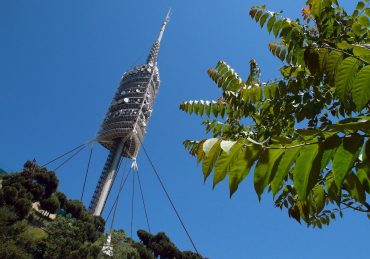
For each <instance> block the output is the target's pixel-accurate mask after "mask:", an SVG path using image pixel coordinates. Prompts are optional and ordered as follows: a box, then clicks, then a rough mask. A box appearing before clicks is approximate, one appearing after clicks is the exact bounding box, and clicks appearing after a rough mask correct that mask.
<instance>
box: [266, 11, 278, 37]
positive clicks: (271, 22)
mask: <svg viewBox="0 0 370 259" xmlns="http://www.w3.org/2000/svg"><path fill="white" fill-rule="evenodd" d="M275 21H276V17H275V15H273V16H272V17H271V18H270V20H269V21H268V22H267V31H268V32H269V33H270V32H271V30H272V27H273V26H274V24H275Z"/></svg>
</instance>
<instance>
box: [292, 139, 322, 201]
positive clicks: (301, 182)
mask: <svg viewBox="0 0 370 259" xmlns="http://www.w3.org/2000/svg"><path fill="white" fill-rule="evenodd" d="M318 154H319V145H318V144H311V145H306V146H304V147H303V148H302V150H301V151H300V152H299V156H298V158H297V160H296V162H295V166H294V170H293V182H294V186H295V188H296V190H297V194H298V196H299V198H300V199H301V200H302V201H305V200H306V197H307V194H308V193H309V192H310V190H311V188H312V187H313V184H312V183H313V181H315V180H316V177H317V171H319V168H318V169H317V167H319V166H317V164H318V162H317V161H316V159H315V158H316V156H317V155H318Z"/></svg>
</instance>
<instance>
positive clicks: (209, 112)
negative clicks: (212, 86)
mask: <svg viewBox="0 0 370 259" xmlns="http://www.w3.org/2000/svg"><path fill="white" fill-rule="evenodd" d="M205 107H206V109H205V110H206V115H207V117H208V118H209V117H211V104H210V102H209V101H207V102H206V106H205Z"/></svg>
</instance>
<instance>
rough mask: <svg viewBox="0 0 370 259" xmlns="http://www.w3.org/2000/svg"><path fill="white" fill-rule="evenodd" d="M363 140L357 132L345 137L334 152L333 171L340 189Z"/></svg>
mask: <svg viewBox="0 0 370 259" xmlns="http://www.w3.org/2000/svg"><path fill="white" fill-rule="evenodd" d="M362 140H363V138H362V137H361V136H360V135H357V134H354V135H351V136H349V137H345V138H343V140H342V143H341V145H340V146H339V147H338V148H337V151H336V152H335V154H334V158H333V173H334V179H335V183H336V185H337V186H338V188H339V189H340V188H341V185H342V183H343V181H344V179H345V178H346V177H347V175H348V173H349V172H350V170H351V168H352V166H353V163H354V162H355V160H356V159H357V158H358V155H359V152H360V150H361V144H362Z"/></svg>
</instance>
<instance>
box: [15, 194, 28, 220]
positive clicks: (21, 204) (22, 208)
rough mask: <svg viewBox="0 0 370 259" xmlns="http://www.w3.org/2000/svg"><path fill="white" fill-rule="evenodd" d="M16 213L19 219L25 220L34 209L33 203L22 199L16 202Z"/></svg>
mask: <svg viewBox="0 0 370 259" xmlns="http://www.w3.org/2000/svg"><path fill="white" fill-rule="evenodd" d="M14 207H15V211H16V213H17V215H18V217H19V218H21V219H24V218H25V217H26V216H27V215H28V213H29V212H30V210H31V208H32V203H31V201H30V200H27V199H25V198H21V199H19V200H17V201H16V202H15V205H14Z"/></svg>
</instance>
